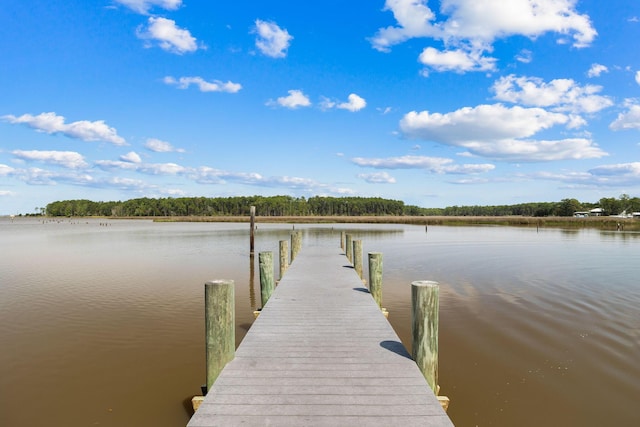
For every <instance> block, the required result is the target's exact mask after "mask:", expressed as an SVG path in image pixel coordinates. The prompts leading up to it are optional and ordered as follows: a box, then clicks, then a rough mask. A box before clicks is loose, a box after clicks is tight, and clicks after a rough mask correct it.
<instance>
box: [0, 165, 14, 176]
mask: <svg viewBox="0 0 640 427" xmlns="http://www.w3.org/2000/svg"><path fill="white" fill-rule="evenodd" d="M14 172H15V169H14V168H12V167H11V166H7V165H3V164H2V163H0V176H9V175H11V174H13V173H14Z"/></svg>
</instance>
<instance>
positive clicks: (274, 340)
mask: <svg viewBox="0 0 640 427" xmlns="http://www.w3.org/2000/svg"><path fill="white" fill-rule="evenodd" d="M391 315H393V313H391ZM236 425H249V426H332V427H333V426H373V425H375V426H402V427H409V426H421V427H426V426H438V427H440V426H443V427H444V426H448V427H450V426H452V425H453V424H452V422H451V421H450V419H449V417H448V416H447V415H446V413H445V412H444V410H443V409H442V407H441V406H440V403H439V402H438V400H437V398H436V397H435V395H434V394H433V392H432V391H431V389H430V388H429V386H428V384H427V382H426V380H425V379H424V377H423V376H422V373H421V372H420V370H419V369H418V367H417V365H416V364H415V362H414V361H413V360H411V356H410V355H409V354H408V353H407V351H406V349H405V348H404V346H403V345H402V343H401V342H400V340H399V338H398V336H397V334H396V333H395V332H394V330H393V328H392V327H391V325H390V324H389V322H388V321H387V319H385V317H384V315H383V314H382V313H381V311H380V309H379V308H378V306H377V304H376V303H375V302H374V300H373V298H372V297H371V295H370V294H369V293H368V292H367V290H366V288H364V286H363V283H362V281H361V280H360V278H359V277H358V275H357V274H356V272H355V270H354V269H353V268H352V267H351V266H350V265H349V261H348V260H347V258H346V257H345V256H344V252H343V251H342V250H341V249H340V248H339V247H338V248H333V247H327V246H308V247H305V248H304V249H303V250H302V251H301V252H300V253H299V254H298V256H297V257H296V259H295V261H294V262H293V263H292V264H291V265H290V266H289V269H288V270H287V272H286V273H285V274H284V277H283V278H282V280H281V281H280V283H279V285H278V286H277V287H276V289H275V291H274V293H273V295H272V296H271V298H270V299H269V301H268V302H267V304H266V305H265V307H264V308H263V309H262V312H261V314H260V316H259V317H258V318H257V319H256V321H255V322H254V324H253V325H252V326H251V329H250V330H249V332H248V333H247V335H246V336H245V338H244V339H243V341H242V343H241V344H240V346H239V347H238V349H237V350H236V355H235V359H234V360H232V361H231V362H230V363H229V364H227V366H226V367H225V368H224V370H223V371H222V373H221V374H220V376H219V377H218V378H217V380H216V382H215V384H214V385H213V387H212V388H211V390H209V392H208V394H207V396H206V398H205V400H204V402H203V403H202V404H201V405H200V408H199V409H198V410H197V411H196V413H195V414H194V416H193V417H192V418H191V420H190V422H189V424H188V427H205V426H207V427H208V426H236Z"/></svg>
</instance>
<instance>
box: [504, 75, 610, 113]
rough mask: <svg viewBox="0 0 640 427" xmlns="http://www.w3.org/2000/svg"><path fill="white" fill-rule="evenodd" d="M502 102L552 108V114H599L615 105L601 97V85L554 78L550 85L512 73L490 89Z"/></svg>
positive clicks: (608, 99) (538, 79) (607, 98)
mask: <svg viewBox="0 0 640 427" xmlns="http://www.w3.org/2000/svg"><path fill="white" fill-rule="evenodd" d="M491 89H492V91H493V92H495V94H496V99H498V100H499V101H507V102H512V103H517V104H523V105H526V106H533V107H551V108H552V110H553V111H558V112H571V113H575V114H577V113H596V112H598V111H600V110H603V109H605V108H608V107H610V106H612V105H613V101H612V100H611V98H609V97H607V96H602V95H598V93H599V92H600V91H602V87H601V86H595V85H585V86H580V85H579V84H578V83H576V82H575V81H574V80H572V79H555V80H552V81H550V82H548V83H546V82H544V81H543V80H542V79H540V78H536V77H516V76H514V75H513V74H512V75H509V76H506V77H502V78H500V79H498V80H497V81H496V82H495V83H494V84H493V87H492V88H491Z"/></svg>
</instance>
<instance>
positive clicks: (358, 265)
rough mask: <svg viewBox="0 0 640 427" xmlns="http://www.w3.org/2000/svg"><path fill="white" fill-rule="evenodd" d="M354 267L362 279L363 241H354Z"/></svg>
mask: <svg viewBox="0 0 640 427" xmlns="http://www.w3.org/2000/svg"><path fill="white" fill-rule="evenodd" d="M353 267H354V268H355V269H356V273H358V277H360V279H362V240H354V241H353Z"/></svg>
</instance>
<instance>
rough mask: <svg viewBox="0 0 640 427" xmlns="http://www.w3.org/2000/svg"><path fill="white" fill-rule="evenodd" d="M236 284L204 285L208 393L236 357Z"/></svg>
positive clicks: (227, 282)
mask: <svg viewBox="0 0 640 427" xmlns="http://www.w3.org/2000/svg"><path fill="white" fill-rule="evenodd" d="M233 286H234V282H233V280H215V281H210V282H206V283H205V285H204V300H205V306H204V307H205V308H204V313H205V315H204V317H205V342H206V366H207V390H211V386H212V385H213V383H214V382H215V380H216V378H218V375H220V372H222V369H224V367H225V366H226V364H227V363H228V362H230V361H231V360H233V358H234V356H235V354H236V335H235V331H236V326H235V318H236V316H235V307H236V305H235V301H234V289H233Z"/></svg>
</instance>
